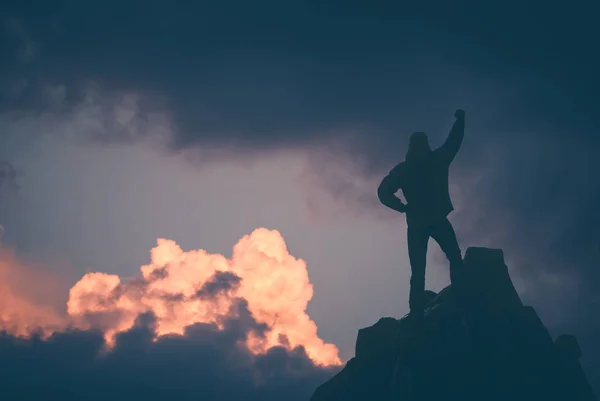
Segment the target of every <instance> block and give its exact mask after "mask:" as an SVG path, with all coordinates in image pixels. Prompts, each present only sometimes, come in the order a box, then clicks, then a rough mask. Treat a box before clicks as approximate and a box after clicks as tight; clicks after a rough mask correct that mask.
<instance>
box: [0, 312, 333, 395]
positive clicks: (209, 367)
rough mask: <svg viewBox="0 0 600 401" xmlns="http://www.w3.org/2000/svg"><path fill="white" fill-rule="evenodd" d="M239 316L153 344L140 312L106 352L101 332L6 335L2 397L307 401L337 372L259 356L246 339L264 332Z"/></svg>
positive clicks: (297, 355) (282, 355)
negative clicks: (44, 336) (242, 342)
mask: <svg viewBox="0 0 600 401" xmlns="http://www.w3.org/2000/svg"><path fill="white" fill-rule="evenodd" d="M237 309H238V310H237V311H235V314H236V315H238V316H239V317H237V318H231V319H230V320H228V321H226V322H225V324H224V328H223V329H222V330H219V329H218V328H217V327H216V325H211V324H196V325H193V326H189V327H188V328H187V330H186V333H185V335H183V336H171V337H161V338H160V339H159V340H157V341H153V338H154V336H155V334H154V327H153V323H154V317H153V316H152V315H140V317H139V318H138V320H137V323H136V325H135V326H134V327H132V328H131V329H130V330H129V331H127V332H124V333H122V334H120V335H119V337H118V338H117V342H116V344H115V348H114V349H113V350H111V351H110V352H108V353H105V352H104V350H103V346H104V339H103V336H102V334H101V333H98V332H94V331H67V332H64V333H58V334H54V335H53V336H52V337H50V338H49V339H47V340H42V339H40V338H37V337H34V338H32V339H27V340H26V339H21V338H15V337H12V336H10V335H8V334H5V333H0V350H1V352H2V358H0V374H1V375H2V383H3V385H2V387H3V389H2V395H3V397H5V398H6V399H8V400H33V399H48V398H51V399H60V400H64V401H71V400H73V401H74V400H77V401H83V400H85V401H92V400H107V399H110V400H132V399H143V400H152V401H154V400H157V401H158V400H173V399H177V400H206V401H210V400H215V401H216V400H281V399H289V400H307V399H308V398H310V396H311V394H312V392H313V391H314V390H315V388H316V387H317V386H318V385H319V384H320V383H322V382H324V381H325V380H327V379H328V378H329V377H331V376H332V375H333V374H334V373H335V370H334V369H325V368H319V367H316V366H315V365H313V363H312V362H311V361H310V359H308V357H307V356H306V354H305V352H304V350H303V349H302V348H298V349H295V350H294V351H291V352H288V351H287V350H285V349H284V348H272V349H271V350H269V351H268V352H267V353H266V354H264V355H259V356H254V355H253V354H251V353H250V352H249V351H248V350H247V349H245V347H243V346H240V343H239V341H240V340H244V339H245V338H246V335H247V334H248V333H249V332H250V331H253V332H254V333H260V332H261V330H264V329H265V328H264V327H263V328H261V326H260V325H259V324H257V323H256V322H255V321H254V320H253V319H252V317H251V315H250V314H249V312H248V311H247V309H246V307H245V304H244V302H240V303H238V305H237Z"/></svg>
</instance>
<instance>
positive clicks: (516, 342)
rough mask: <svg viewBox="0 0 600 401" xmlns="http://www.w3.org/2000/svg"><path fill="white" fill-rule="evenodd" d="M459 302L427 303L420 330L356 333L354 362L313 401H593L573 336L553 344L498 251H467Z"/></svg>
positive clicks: (444, 295)
mask: <svg viewBox="0 0 600 401" xmlns="http://www.w3.org/2000/svg"><path fill="white" fill-rule="evenodd" d="M465 268H466V278H465V283H464V289H463V290H462V291H461V292H460V293H459V292H458V291H457V290H455V289H453V288H451V286H449V287H447V288H445V289H444V290H442V291H441V292H440V293H439V294H435V293H432V292H429V293H428V296H429V297H430V301H429V302H428V304H427V308H426V311H425V320H424V322H423V323H422V325H421V326H418V325H416V324H414V323H413V322H411V321H410V320H408V319H406V318H403V319H400V320H397V319H394V318H381V319H380V320H379V321H378V322H377V323H376V324H374V325H373V326H371V327H367V328H364V329H360V330H359V331H358V339H357V341H356V352H355V357H354V358H352V359H351V360H350V361H348V363H347V364H346V366H345V367H344V369H343V370H342V371H340V372H339V373H338V374H337V375H336V376H334V377H333V378H332V379H331V380H329V381H328V382H326V383H325V384H323V385H322V386H321V387H319V388H318V389H317V391H316V392H315V394H314V395H313V397H312V398H311V401H337V400H340V401H341V400H344V401H378V400H386V401H390V400H398V401H404V400H406V401H420V400H423V401H429V400H436V401H437V400H448V401H450V400H452V401H453V400H461V401H468V400H478V401H479V400H486V401H495V400H498V401H500V400H503V401H504V400H506V401H509V400H510V401H521V400H522V401H525V400H527V401H530V400H531V401H537V400H540V401H542V400H543V401H553V400H556V401H558V400H561V401H562V400H565V401H588V400H589V401H593V400H597V399H596V397H595V395H594V394H593V392H592V389H591V387H590V385H589V383H588V381H587V379H586V377H585V374H584V373H583V371H582V369H581V366H580V364H579V361H578V359H579V357H580V356H581V350H580V348H579V344H578V343H577V339H576V338H575V337H574V336H571V335H564V336H560V337H558V338H557V339H556V342H554V341H552V338H551V336H550V334H549V333H548V330H546V328H545V327H544V325H543V323H542V322H541V320H540V319H539V317H538V316H537V314H536V312H535V310H534V309H533V308H532V307H530V306H524V305H523V304H522V302H521V300H520V298H519V296H518V294H517V292H516V291H515V288H514V286H513V284H512V281H511V280H510V277H509V274H508V269H507V267H506V265H505V263H504V257H503V254H502V251H501V250H497V249H486V248H469V249H468V250H467V252H466V255H465Z"/></svg>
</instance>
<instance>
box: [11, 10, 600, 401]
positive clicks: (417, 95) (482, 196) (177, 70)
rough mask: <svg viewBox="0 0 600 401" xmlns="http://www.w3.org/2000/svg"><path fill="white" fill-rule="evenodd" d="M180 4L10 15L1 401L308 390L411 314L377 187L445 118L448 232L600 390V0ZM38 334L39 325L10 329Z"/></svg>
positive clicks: (275, 394) (431, 278) (400, 242)
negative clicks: (494, 258)
mask: <svg viewBox="0 0 600 401" xmlns="http://www.w3.org/2000/svg"><path fill="white" fill-rule="evenodd" d="M191 3H192V2H190V4H187V3H186V5H184V3H183V2H182V3H181V4H175V2H167V1H155V0H147V1H143V2H142V1H119V2H117V1H103V2H81V1H78V2H75V1H63V2H61V1H54V2H42V1H8V2H2V6H1V7H0V55H1V56H0V159H1V160H5V161H7V162H9V163H10V164H11V165H12V166H14V168H15V170H16V178H15V179H16V182H17V184H18V185H19V187H20V188H19V191H18V193H14V191H10V188H8V186H7V185H5V184H3V185H2V187H1V188H0V191H1V193H0V224H2V226H3V227H4V229H5V233H4V237H3V239H2V241H3V249H2V251H1V252H0V328H3V329H5V330H7V332H6V334H4V335H2V336H0V374H2V375H5V374H6V375H9V376H4V377H10V381H11V383H12V384H11V386H12V387H10V386H9V390H8V391H9V393H8V394H9V396H8V398H7V399H8V400H17V399H36V397H40V396H41V395H39V394H36V393H35V392H34V390H33V387H31V386H33V385H32V384H31V383H34V382H35V383H42V384H43V383H45V384H47V386H49V387H51V388H52V391H54V392H55V394H54V395H56V396H57V399H59V398H60V399H63V400H71V399H73V400H83V399H86V400H87V399H89V400H96V399H99V400H100V399H105V398H104V397H106V396H107V394H111V396H110V397H111V399H113V400H117V399H132V397H133V398H135V399H146V400H149V401H152V400H162V399H195V400H200V399H202V400H237V399H240V400H242V399H244V400H255V399H256V400H259V399H260V400H271V399H273V400H279V399H284V397H285V399H288V400H296V399H298V400H301V399H308V397H309V396H310V394H311V393H312V391H313V390H314V388H315V387H316V386H317V385H318V384H320V383H322V382H323V381H325V380H327V379H328V378H329V377H331V376H332V374H333V373H332V372H334V371H335V369H337V367H336V366H338V365H339V363H340V362H346V361H347V360H348V359H350V358H352V357H353V355H354V345H355V340H356V335H357V330H358V329H360V328H362V327H365V326H369V325H371V324H373V323H375V322H376V321H377V320H378V319H379V318H380V317H383V316H393V317H397V318H399V317H401V316H403V315H404V314H406V313H407V312H408V290H409V287H408V286H409V277H410V266H409V262H408V256H407V250H406V223H405V218H404V216H403V215H400V214H397V213H395V212H393V211H391V210H389V209H386V208H385V207H384V206H382V205H381V204H380V203H379V201H378V199H377V196H376V189H377V186H378V184H379V182H380V180H381V179H382V178H383V176H384V175H385V174H387V173H388V171H389V170H390V169H391V168H392V167H393V166H394V165H395V164H397V163H399V162H400V161H402V160H403V159H404V155H405V153H406V149H407V145H408V138H409V135H410V133H411V132H413V131H425V132H426V133H427V134H428V135H429V137H430V141H431V143H432V146H439V145H440V144H441V143H442V142H443V141H444V139H445V137H446V135H447V134H448V132H449V130H450V128H451V126H452V122H453V120H454V119H453V117H452V116H453V113H454V111H455V110H456V109H459V108H461V109H464V110H465V111H466V130H465V139H464V142H463V146H462V148H461V150H460V152H459V153H458V155H457V157H456V160H455V162H454V164H453V166H452V168H451V177H450V185H451V190H450V191H451V195H452V199H453V202H454V205H455V209H456V210H455V211H454V212H453V213H452V214H451V215H450V220H451V221H452V223H453V224H454V227H455V229H456V231H457V235H458V239H459V243H460V245H461V247H462V249H463V251H464V250H466V249H467V248H468V247H469V246H487V247H492V248H501V249H503V250H504V254H505V259H506V262H507V265H508V266H509V270H510V273H511V277H512V279H513V281H514V283H515V286H516V287H517V290H518V292H519V294H520V295H521V297H522V299H523V300H524V302H525V303H526V304H528V305H532V306H533V307H534V308H535V309H536V310H537V312H538V313H539V315H540V316H541V318H542V320H543V322H544V323H545V324H546V326H547V327H548V328H549V330H550V331H551V333H552V335H553V336H554V337H556V336H558V335H560V334H565V333H570V334H575V335H576V336H577V337H578V339H579V341H580V344H581V347H582V350H583V358H582V364H583V366H584V369H585V371H586V374H587V375H588V377H589V379H590V381H591V383H592V385H593V386H594V388H595V389H596V392H598V391H600V343H598V339H599V338H600V319H599V318H598V310H599V308H600V291H599V290H598V288H599V286H600V206H599V205H600V179H599V178H598V172H600V135H599V133H598V126H599V125H600V101H599V100H598V96H599V93H600V76H599V71H600V56H599V55H598V47H599V44H598V43H599V41H600V24H598V21H597V18H598V17H597V16H598V15H600V14H599V13H600V3H598V1H594V0H589V1H578V0H576V1H571V2H568V3H564V2H541V1H529V2H517V1H510V0H509V1H502V2H499V1H498V2H497V1H488V2H484V1H463V2H450V1H444V2H441V1H440V2H435V3H439V4H435V3H428V4H427V5H425V4H423V5H421V3H420V2H409V3H406V4H404V3H405V2H392V1H376V0H373V1H371V2H359V1H353V0H346V1H343V2H342V1H327V0H324V1H306V0H305V1H299V0H288V1H265V0H259V1H252V2H245V1H241V0H223V1H220V2H204V1H199V2H195V5H191ZM367 3H368V4H369V5H366V4H367ZM401 3H402V4H401ZM565 4H568V6H566V5H565ZM261 228H264V230H260V229H261ZM256 229H259V230H258V231H255V230H256ZM159 239H160V240H159ZM157 240H158V242H157ZM236 244H237V245H236ZM178 246H179V247H180V248H178ZM234 246H235V250H234ZM152 249H154V250H153V251H152V253H151V250H152ZM199 250H205V251H206V252H207V253H208V254H211V255H213V256H210V255H207V254H206V253H203V252H200V251H199ZM196 251H197V252H196ZM142 266H144V267H143V268H142ZM140 268H142V270H140ZM225 271H226V272H225ZM94 272H97V273H102V274H98V275H93V274H88V273H94ZM190 272H192V273H190ZM166 273H168V274H167V275H165V274H166ZM86 274H87V275H86ZM84 275H85V276H84ZM142 276H143V277H142ZM167 276H168V277H167ZM165 277H167V278H165ZM119 278H120V279H119ZM80 280H81V281H80ZM117 284H119V285H118V286H117ZM448 284H449V273H448V266H447V261H446V260H445V257H444V256H443V254H442V253H441V251H440V250H439V248H438V246H437V245H436V244H435V243H434V242H433V241H431V242H430V252H429V256H428V266H427V288H428V289H431V290H434V291H439V290H441V289H442V288H444V287H445V286H446V285H448ZM117 287H118V288H117ZM112 290H114V291H116V292H118V294H115V293H114V292H111V291H112ZM137 291H141V292H143V293H144V294H150V293H153V294H159V295H153V297H154V298H152V297H150V295H146V298H143V297H142V298H140V296H138V295H131V294H133V293H136V294H137V293H138V292H137ZM152 291H154V292H152ZM188 292H189V294H191V295H189V294H188ZM186 294H188V295H189V296H188V295H186ZM148 297H150V298H152V299H150V298H148ZM306 303H308V304H307V306H306ZM199 309H201V310H202V311H203V312H202V313H200V312H198V310H199ZM165 310H168V311H169V312H168V313H167V312H164V311H165ZM136 318H137V320H136ZM34 326H42V328H45V329H46V330H47V331H49V332H53V333H54V336H53V337H50V338H49V339H45V340H42V339H38V340H36V341H37V342H35V341H34V346H31V347H28V346H26V345H23V343H22V342H19V340H17V337H18V336H19V335H22V334H23V333H26V332H27V330H29V329H31V328H32V327H34ZM73 327H74V328H75V329H77V330H74V329H73ZM185 327H188V329H187V331H186V332H185V333H184V329H185ZM173 333H175V334H183V335H175V336H174V335H173ZM162 334H169V335H167V336H163V337H160V338H159V339H158V340H157V341H153V339H156V338H155V337H157V336H160V335H162ZM261 338H262V340H261ZM103 341H107V342H108V343H109V344H112V345H111V346H112V348H111V350H110V351H109V352H110V355H109V356H105V357H104V359H98V358H97V357H96V354H97V353H100V352H101V350H102V347H103ZM27 358H39V360H40V361H42V362H40V364H38V365H36V366H35V367H34V368H32V367H31V366H30V365H28V364H27V363H26V362H24V361H26V360H27ZM136 361H137V362H136ZM74 366H84V368H77V369H75V368H74ZM215 366H216V367H215ZM32 369H33V370H32ZM179 370H181V371H182V372H185V373H181V374H178V373H175V372H177V371H179ZM31 371H34V372H35V374H36V379H35V380H33V379H31V373H27V372H31ZM199 377H201V379H199ZM257 377H258V379H257ZM60 380H64V381H65V384H64V385H59V384H56V383H58V382H59V381H60ZM257 381H258V382H257ZM149 382H150V383H152V386H154V387H152V386H150V385H148V384H147V383H149ZM48 383H54V384H48ZM144 383H145V384H144ZM29 387H31V388H30V389H29V390H23V388H29ZM40 388H41V387H40ZM153 389H154V390H153ZM156 389H159V390H160V389H162V390H160V391H159V390H156ZM171 389H177V390H172V391H171ZM19 394H20V395H19ZM44 394H45V395H46V396H48V395H52V393H51V392H46V393H44ZM115 394H116V395H115ZM140 394H141V395H143V398H138V397H139V396H140ZM27 395H29V396H30V398H27ZM11 397H12V398H11ZM19 397H21V398H19ZM31 397H33V398H31ZM69 397H71V398H69ZM86 397H87V398H86ZM119 397H121V398H119ZM203 397H204V398H203ZM294 397H298V398H294Z"/></svg>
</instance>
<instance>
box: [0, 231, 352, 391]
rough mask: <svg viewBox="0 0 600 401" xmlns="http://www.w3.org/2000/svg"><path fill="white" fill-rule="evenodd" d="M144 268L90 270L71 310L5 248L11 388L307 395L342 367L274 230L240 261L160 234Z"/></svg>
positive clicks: (243, 247) (237, 253) (47, 281)
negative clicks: (132, 272)
mask: <svg viewBox="0 0 600 401" xmlns="http://www.w3.org/2000/svg"><path fill="white" fill-rule="evenodd" d="M141 272H142V275H141V276H140V277H136V278H133V279H130V280H129V281H122V280H121V279H120V278H119V277H118V276H116V275H110V274H105V273H88V274H86V275H85V276H84V277H83V278H82V279H81V280H79V281H78V282H77V283H76V284H75V285H74V286H73V287H72V288H71V290H70V292H69V300H68V302H67V307H66V314H65V313H64V311H61V308H57V307H56V302H50V303H49V304H48V302H49V299H48V297H46V299H41V298H40V293H43V292H45V293H46V295H47V296H51V293H49V289H50V288H52V286H51V283H52V281H53V278H52V276H51V275H48V274H47V273H46V272H44V271H43V270H39V269H38V270H33V269H32V268H29V267H28V266H26V265H25V264H24V263H23V262H22V261H20V260H19V259H18V258H16V257H15V256H14V255H13V254H12V253H11V252H10V251H9V250H7V249H2V250H0V279H1V280H0V285H1V287H0V290H1V291H0V329H1V330H2V331H1V332H0V350H1V354H2V357H1V358H0V374H1V375H2V377H3V378H4V379H3V380H5V383H9V384H8V387H5V388H4V389H3V395H4V396H6V397H8V398H7V399H10V400H17V399H37V398H40V397H51V396H54V397H57V398H58V399H62V400H66V401H68V400H103V399H106V398H107V397H108V396H109V394H110V395H111V396H110V398H111V399H117V400H119V399H131V397H135V398H140V397H141V398H144V399H148V400H163V399H164V400H167V399H173V397H175V398H177V399H205V400H222V399H230V400H241V399H249V400H253V399H264V400H271V399H272V400H279V399H281V398H282V397H285V398H288V399H292V400H296V399H297V400H304V399H307V398H308V397H309V396H310V394H311V393H312V391H314V389H315V388H316V386H317V385H319V384H320V383H322V382H323V381H324V380H326V379H327V378H328V377H330V376H331V375H332V374H333V373H334V372H335V371H336V369H338V368H339V366H340V364H341V361H340V359H339V357H338V350H337V348H336V347H335V346H334V345H333V344H328V343H325V342H324V341H323V340H321V339H320V338H319V337H318V335H317V327H316V325H315V323H314V322H313V321H312V320H311V319H310V318H309V316H308V315H307V314H306V306H307V303H308V301H309V300H310V299H311V298H312V285H311V284H310V282H309V280H308V275H307V271H306V265H305V263H304V261H302V260H300V259H296V258H294V257H293V256H292V255H290V254H289V253H288V251H287V247H286V245H285V242H284V240H283V238H282V237H281V235H280V233H279V232H277V231H274V230H267V229H257V230H255V231H254V232H252V233H251V234H249V235H247V236H245V237H243V238H242V239H241V240H240V241H239V242H238V243H237V244H236V245H235V247H234V249H233V255H232V258H231V259H227V258H226V257H224V256H222V255H218V254H209V253H207V252H206V251H204V250H197V251H189V252H184V251H183V250H182V249H181V248H180V247H179V246H178V245H177V244H176V243H175V242H174V241H170V240H164V239H160V240H158V245H157V246H156V247H155V248H153V249H152V252H151V263H150V264H148V265H146V266H142V268H141ZM53 289H54V290H56V288H53ZM44 290H45V291H44ZM52 304H54V305H52ZM30 360H35V361H36V362H35V364H34V365H33V366H32V365H31V364H30V363H29V362H27V361H30ZM31 380H33V382H35V385H33V384H32V382H31ZM290 397H291V398H290Z"/></svg>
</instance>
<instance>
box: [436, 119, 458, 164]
mask: <svg viewBox="0 0 600 401" xmlns="http://www.w3.org/2000/svg"><path fill="white" fill-rule="evenodd" d="M454 117H456V121H454V124H453V125H452V129H451V130H450V134H449V135H448V138H447V139H446V142H444V144H443V145H442V146H440V147H439V148H438V149H437V151H436V152H437V153H438V154H440V155H441V156H442V158H443V159H444V160H445V161H446V162H447V163H448V164H450V163H452V160H454V157H455V156H456V154H457V153H458V150H459V149H460V145H461V144H462V141H463V138H464V136H465V112H464V110H456V112H455V113H454Z"/></svg>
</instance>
